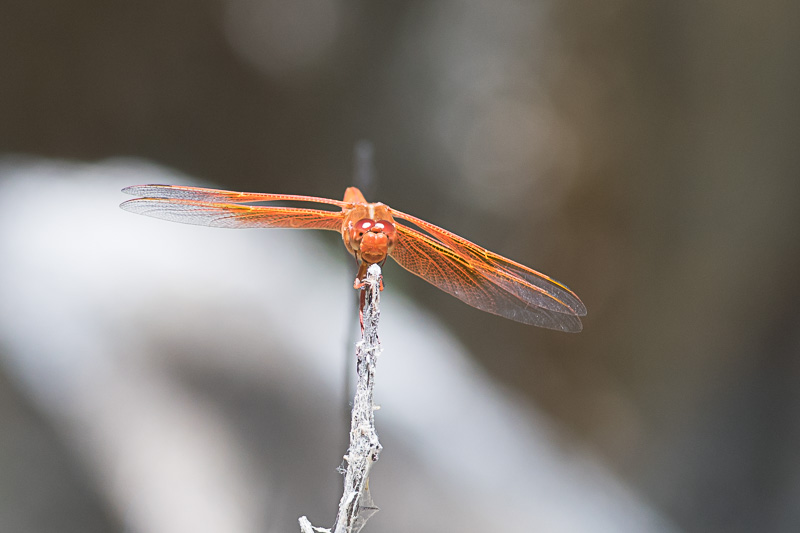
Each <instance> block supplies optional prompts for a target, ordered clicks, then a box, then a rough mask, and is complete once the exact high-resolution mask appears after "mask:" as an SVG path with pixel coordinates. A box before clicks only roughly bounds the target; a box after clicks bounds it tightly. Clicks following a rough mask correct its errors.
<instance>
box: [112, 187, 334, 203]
mask: <svg viewBox="0 0 800 533" xmlns="http://www.w3.org/2000/svg"><path fill="white" fill-rule="evenodd" d="M122 192H124V193H126V194H130V195H133V196H141V197H143V198H170V199H175V200H193V201H196V202H214V203H228V202H231V203H237V204H241V203H252V202H275V201H295V202H313V203H318V204H329V205H335V206H337V207H345V206H346V205H347V204H345V203H344V202H342V201H339V200H331V199H329V198H318V197H316V196H300V195H296V194H264V193H258V192H236V191H221V190H218V189H204V188H202V187H183V186H180V185H134V186H132V187H125V188H124V189H122Z"/></svg>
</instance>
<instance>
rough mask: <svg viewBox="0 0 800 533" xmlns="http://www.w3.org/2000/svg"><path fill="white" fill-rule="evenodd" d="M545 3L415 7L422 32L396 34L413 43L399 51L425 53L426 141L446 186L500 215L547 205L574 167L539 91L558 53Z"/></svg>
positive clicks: (561, 125)
mask: <svg viewBox="0 0 800 533" xmlns="http://www.w3.org/2000/svg"><path fill="white" fill-rule="evenodd" d="M548 5H549V4H548V2H527V1H520V0H500V1H497V2H481V1H477V0H472V1H460V0H459V1H447V2H436V3H430V4H425V6H426V12H425V13H424V15H423V17H424V18H425V23H424V25H423V26H422V30H420V26H419V25H409V30H412V31H413V33H412V32H411V31H410V32H409V33H408V34H407V35H406V37H405V38H406V39H407V40H409V41H410V40H412V39H413V40H415V41H420V44H418V45H417V46H416V47H413V48H409V50H411V51H412V53H414V54H417V53H418V51H419V50H420V49H424V50H425V51H426V56H425V57H426V58H427V59H428V61H429V62H430V70H431V72H432V73H433V75H434V76H435V80H436V82H437V84H438V89H439V92H438V99H437V100H436V101H435V102H434V103H433V105H432V106H431V108H432V114H431V120H432V121H433V124H432V128H431V129H432V131H433V132H435V133H434V135H433V137H432V139H431V140H432V141H433V142H435V143H437V144H438V145H439V146H441V148H442V149H443V150H444V152H445V153H447V154H448V155H449V157H450V158H451V159H452V161H453V163H454V164H455V165H457V167H458V169H459V170H458V171H457V172H454V173H453V174H452V175H451V176H449V179H451V180H453V182H452V185H453V186H455V187H457V188H458V190H460V191H463V192H464V193H466V195H467V196H466V197H465V201H467V202H469V203H470V205H478V206H485V207H486V208H487V209H491V210H494V211H496V212H500V213H508V216H509V217H514V216H515V215H514V212H515V211H516V212H519V211H528V210H533V211H535V212H537V213H542V212H544V211H547V210H548V209H554V208H557V206H558V203H559V200H560V199H561V197H562V196H563V195H564V193H565V191H566V190H568V189H569V187H570V185H571V184H572V180H573V178H574V175H575V173H576V171H577V166H576V165H577V161H578V160H579V153H578V146H577V137H576V136H575V135H574V134H573V133H572V132H571V131H570V129H569V127H568V125H567V122H566V121H565V120H562V119H561V118H560V117H559V116H558V115H557V112H556V109H555V107H554V106H553V105H552V103H551V102H550V100H549V98H548V95H547V94H546V92H545V90H544V87H545V86H546V83H545V81H546V80H544V79H543V78H544V77H545V76H546V75H547V74H548V69H549V68H552V67H551V66H550V65H549V62H550V61H554V60H557V58H558V53H557V47H556V46H555V45H554V44H553V43H554V41H555V35H553V34H552V33H551V32H549V31H548V24H547V22H548V21H547V13H546V9H547V7H548ZM409 60H410V59H409ZM421 129H422V128H421ZM457 180H458V181H457Z"/></svg>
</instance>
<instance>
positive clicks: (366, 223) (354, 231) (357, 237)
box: [349, 218, 375, 250]
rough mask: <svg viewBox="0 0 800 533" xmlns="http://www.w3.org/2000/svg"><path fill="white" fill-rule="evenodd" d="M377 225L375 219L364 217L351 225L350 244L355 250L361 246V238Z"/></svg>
mask: <svg viewBox="0 0 800 533" xmlns="http://www.w3.org/2000/svg"><path fill="white" fill-rule="evenodd" d="M373 226H375V221H374V220H372V219H371V218H362V219H361V220H359V221H358V222H356V223H355V224H353V225H352V226H351V227H350V235H349V236H350V246H352V248H353V249H354V250H358V249H359V248H361V240H362V239H363V238H364V235H365V234H366V233H369V231H370V229H372V227H373Z"/></svg>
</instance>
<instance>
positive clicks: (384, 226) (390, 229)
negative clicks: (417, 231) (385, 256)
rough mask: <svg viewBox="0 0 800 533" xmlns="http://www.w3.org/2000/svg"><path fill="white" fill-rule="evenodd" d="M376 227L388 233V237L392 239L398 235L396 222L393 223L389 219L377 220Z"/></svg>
mask: <svg viewBox="0 0 800 533" xmlns="http://www.w3.org/2000/svg"><path fill="white" fill-rule="evenodd" d="M375 227H376V228H380V231H381V232H382V233H384V234H386V237H388V238H389V240H390V241H391V240H394V238H395V235H397V230H396V229H395V227H394V224H392V223H391V222H389V221H388V220H379V221H377V222H376V223H375Z"/></svg>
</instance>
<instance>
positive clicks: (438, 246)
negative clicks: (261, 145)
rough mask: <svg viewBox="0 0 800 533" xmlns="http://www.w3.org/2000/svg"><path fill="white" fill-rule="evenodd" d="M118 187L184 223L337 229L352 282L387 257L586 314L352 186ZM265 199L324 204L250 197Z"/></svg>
mask: <svg viewBox="0 0 800 533" xmlns="http://www.w3.org/2000/svg"><path fill="white" fill-rule="evenodd" d="M122 192H124V193H127V194H131V195H133V196H137V197H138V198H136V199H133V200H128V201H127V202H124V203H122V204H121V205H120V207H121V208H122V209H124V210H126V211H130V212H133V213H138V214H141V215H147V216H151V217H155V218H160V219H164V220H169V221H173V222H181V223H184V224H196V225H201V226H212V227H219V228H294V229H321V230H330V231H337V232H339V233H340V234H341V236H342V240H343V241H344V246H345V248H347V251H348V252H350V254H352V255H353V256H354V257H355V259H356V262H357V264H358V273H357V275H356V280H355V284H354V286H355V287H356V288H358V287H359V286H360V283H361V280H363V278H364V276H365V275H366V271H367V268H368V267H369V266H370V265H372V264H375V263H377V264H378V265H381V266H383V264H384V263H385V262H386V259H387V257H391V258H392V259H393V260H394V261H396V262H397V264H399V265H400V266H401V267H403V268H404V269H406V270H408V271H409V272H411V273H412V274H415V275H417V276H419V277H420V278H422V279H424V280H425V281H427V282H428V283H430V284H431V285H433V286H435V287H437V288H439V289H441V290H443V291H444V292H446V293H448V294H451V295H453V296H455V297H456V298H458V299H459V300H461V301H463V302H465V303H466V304H468V305H471V306H472V307H475V308H477V309H480V310H482V311H486V312H489V313H492V314H495V315H499V316H502V317H505V318H509V319H511V320H515V321H517V322H521V323H523V324H530V325H534V326H539V327H543V328H549V329H554V330H560V331H569V332H578V331H580V330H581V329H582V327H583V326H582V323H581V319H580V317H581V316H584V315H586V306H584V304H583V302H581V300H580V298H578V296H577V295H576V294H575V293H574V292H572V291H571V290H570V289H569V288H567V286H566V285H564V284H562V283H560V282H558V281H556V280H554V279H553V278H550V277H548V276H546V275H544V274H542V273H540V272H537V271H535V270H533V269H530V268H528V267H526V266H524V265H521V264H519V263H517V262H514V261H512V260H510V259H507V258H505V257H502V256H501V255H498V254H496V253H494V252H490V251H489V250H487V249H485V248H483V247H481V246H478V245H477V244H474V243H472V242H470V241H468V240H467V239H465V238H463V237H459V236H458V235H456V234H454V233H452V232H450V231H447V230H445V229H442V228H440V227H438V226H435V225H434V224H431V223H430V222H426V221H424V220H422V219H420V218H417V217H414V216H412V215H408V214H406V213H403V212H401V211H398V210H396V209H393V208H391V207H389V206H387V205H385V204H382V203H370V202H367V201H366V200H365V199H364V195H363V194H362V193H361V191H359V190H358V189H357V188H356V187H349V188H348V189H347V190H346V191H345V194H344V199H343V200H342V201H339V200H332V199H328V198H318V197H315V196H301V195H294V194H262V193H249V192H235V191H224V190H217V189H207V188H200V187H187V186H179V185H134V186H132V187H126V188H125V189H123V190H122ZM269 202H280V203H281V204H289V205H291V204H292V203H293V202H301V203H304V204H309V203H310V204H317V205H319V206H320V207H324V208H320V209H310V208H306V207H285V206H284V205H252V204H259V203H269ZM328 206H332V207H328ZM334 208H338V210H335V209H334Z"/></svg>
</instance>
